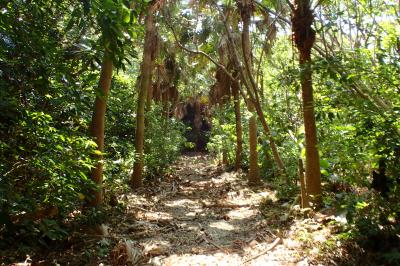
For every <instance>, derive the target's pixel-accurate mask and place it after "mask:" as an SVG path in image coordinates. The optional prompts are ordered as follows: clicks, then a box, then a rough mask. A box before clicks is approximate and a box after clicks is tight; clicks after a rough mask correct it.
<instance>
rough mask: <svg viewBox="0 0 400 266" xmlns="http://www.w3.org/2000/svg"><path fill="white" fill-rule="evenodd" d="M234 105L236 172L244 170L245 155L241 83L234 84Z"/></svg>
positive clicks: (235, 82)
mask: <svg viewBox="0 0 400 266" xmlns="http://www.w3.org/2000/svg"><path fill="white" fill-rule="evenodd" d="M232 94H233V103H234V107H235V125H236V156H235V170H236V171H238V170H239V169H240V168H242V153H243V132H242V131H243V129H242V117H241V113H240V98H239V83H238V82H237V81H234V82H232Z"/></svg>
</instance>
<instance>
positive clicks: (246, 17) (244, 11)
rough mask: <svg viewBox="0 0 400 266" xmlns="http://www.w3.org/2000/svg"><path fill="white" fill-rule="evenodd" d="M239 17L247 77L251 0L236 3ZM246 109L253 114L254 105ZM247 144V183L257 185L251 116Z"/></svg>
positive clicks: (249, 69) (250, 69)
mask: <svg viewBox="0 0 400 266" xmlns="http://www.w3.org/2000/svg"><path fill="white" fill-rule="evenodd" d="M238 6H239V9H240V15H241V17H242V22H243V30H242V51H243V58H244V61H245V64H246V70H247V77H250V76H251V75H253V65H252V57H251V47H250V19H251V15H252V13H253V10H252V9H253V6H252V0H242V1H240V2H239V3H238ZM247 105H248V106H247V108H248V110H249V111H250V112H252V113H254V104H253V102H252V101H251V100H249V101H247ZM249 144H250V158H249V159H250V169H249V176H248V181H249V183H250V184H258V183H260V182H261V180H260V175H259V170H258V153H257V120H256V116H255V115H254V114H253V115H252V116H251V118H250V120H249Z"/></svg>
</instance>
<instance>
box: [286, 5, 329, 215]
mask: <svg viewBox="0 0 400 266" xmlns="http://www.w3.org/2000/svg"><path fill="white" fill-rule="evenodd" d="M313 20H314V14H313V12H312V10H311V7H310V1H307V0H295V1H294V9H293V13H292V31H293V37H294V43H295V45H296V47H297V49H298V50H299V53H300V58H299V63H300V68H301V70H302V73H301V77H300V78H301V90H302V99H303V117H304V131H305V149H306V167H305V171H306V177H305V179H306V189H307V191H306V192H307V195H308V197H309V200H310V203H311V204H312V205H313V206H314V207H318V206H320V205H321V202H322V191H321V172H320V162H319V154H318V139H317V128H316V124H315V115H314V98H313V87H312V70H311V49H312V47H313V45H314V42H315V31H314V30H313V29H312V27H311V25H312V23H313Z"/></svg>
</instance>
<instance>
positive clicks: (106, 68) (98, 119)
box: [90, 53, 113, 206]
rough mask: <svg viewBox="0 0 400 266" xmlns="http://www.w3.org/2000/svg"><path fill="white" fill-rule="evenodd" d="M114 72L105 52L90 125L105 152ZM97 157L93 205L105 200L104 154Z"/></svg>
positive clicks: (97, 141)
mask: <svg viewBox="0 0 400 266" xmlns="http://www.w3.org/2000/svg"><path fill="white" fill-rule="evenodd" d="M112 72H113V62H112V60H111V58H110V56H109V54H108V53H105V54H104V59H103V63H102V65H101V73H100V81H99V90H98V92H97V94H96V100H95V103H94V111H93V115H92V123H91V125H90V135H91V136H92V137H93V138H94V139H95V142H96V144H97V149H98V150H99V151H100V152H103V150H104V120H105V115H106V107H107V97H108V94H109V92H110V87H111V78H112ZM96 159H98V163H97V164H96V167H95V168H93V169H92V171H91V179H92V180H93V181H94V182H95V183H96V185H97V186H98V188H97V190H96V191H94V192H93V196H94V199H93V200H92V201H91V202H90V204H91V205H92V206H98V205H101V204H102V202H103V189H102V183H103V155H101V154H98V155H96Z"/></svg>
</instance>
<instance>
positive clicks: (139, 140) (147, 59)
mask: <svg viewBox="0 0 400 266" xmlns="http://www.w3.org/2000/svg"><path fill="white" fill-rule="evenodd" d="M145 32H146V33H145V40H144V50H143V63H142V69H141V72H142V75H141V79H140V91H139V97H138V104H137V112H136V132H135V152H136V159H135V163H134V167H133V173H132V176H131V186H132V188H138V187H140V186H142V184H143V165H144V154H143V147H144V110H145V105H146V100H147V91H148V88H149V84H151V73H152V70H153V64H154V63H153V60H152V54H153V53H154V43H153V40H154V35H155V30H154V14H153V10H152V8H151V6H150V8H149V9H148V13H147V15H146V19H145Z"/></svg>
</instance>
